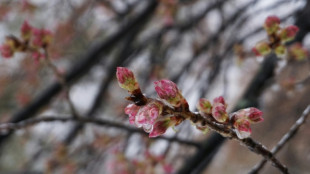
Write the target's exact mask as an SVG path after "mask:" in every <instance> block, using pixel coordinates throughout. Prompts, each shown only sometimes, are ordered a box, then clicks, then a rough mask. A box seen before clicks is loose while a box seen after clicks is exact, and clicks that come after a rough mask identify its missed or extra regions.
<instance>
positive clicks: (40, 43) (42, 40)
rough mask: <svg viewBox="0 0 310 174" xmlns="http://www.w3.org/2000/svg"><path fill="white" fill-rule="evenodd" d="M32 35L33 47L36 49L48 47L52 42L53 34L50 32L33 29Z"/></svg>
mask: <svg viewBox="0 0 310 174" xmlns="http://www.w3.org/2000/svg"><path fill="white" fill-rule="evenodd" d="M32 34H33V40H32V45H33V46H35V47H39V48H40V47H46V46H48V45H49V44H50V42H51V40H52V32H51V31H49V30H45V29H37V28H33V29H32Z"/></svg>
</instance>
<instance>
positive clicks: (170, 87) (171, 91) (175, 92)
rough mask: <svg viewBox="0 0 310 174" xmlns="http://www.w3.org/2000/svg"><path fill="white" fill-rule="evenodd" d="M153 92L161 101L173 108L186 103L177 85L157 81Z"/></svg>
mask: <svg viewBox="0 0 310 174" xmlns="http://www.w3.org/2000/svg"><path fill="white" fill-rule="evenodd" d="M154 85H155V90H156V92H157V94H158V96H159V97H160V98H161V99H164V100H166V101H167V102H168V103H170V104H171V105H172V106H174V107H179V106H180V104H181V103H182V102H186V101H185V99H184V98H183V96H182V94H181V92H180V91H179V89H178V87H177V85H176V84H175V83H173V82H172V81H170V80H159V81H156V82H154Z"/></svg>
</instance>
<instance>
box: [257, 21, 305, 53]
mask: <svg viewBox="0 0 310 174" xmlns="http://www.w3.org/2000/svg"><path fill="white" fill-rule="evenodd" d="M264 28H265V30H266V32H267V34H268V41H261V42H259V43H257V44H256V46H255V47H254V48H253V49H252V51H253V52H254V53H255V54H256V55H257V56H265V55H268V54H270V53H271V52H274V53H276V54H277V55H278V56H281V55H284V54H285V53H286V47H285V43H287V42H289V41H292V40H293V39H294V38H295V36H296V34H297V32H298V31H299V29H298V27H296V26H295V25H290V26H288V27H285V28H281V27H280V19H279V18H278V17H276V16H269V17H267V19H266V20H265V23H264Z"/></svg>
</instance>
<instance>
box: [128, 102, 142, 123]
mask: <svg viewBox="0 0 310 174" xmlns="http://www.w3.org/2000/svg"><path fill="white" fill-rule="evenodd" d="M139 109H140V107H139V106H137V105H134V104H129V105H128V106H127V107H126V108H125V114H127V115H128V116H129V123H130V124H134V123H135V119H136V116H137V114H138V112H139Z"/></svg>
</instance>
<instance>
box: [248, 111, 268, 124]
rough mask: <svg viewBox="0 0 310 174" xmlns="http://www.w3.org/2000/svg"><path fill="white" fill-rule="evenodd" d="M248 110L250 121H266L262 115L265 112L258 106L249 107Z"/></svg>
mask: <svg viewBox="0 0 310 174" xmlns="http://www.w3.org/2000/svg"><path fill="white" fill-rule="evenodd" d="M245 110H246V118H247V119H248V121H249V122H250V123H259V122H262V121H264V119H263V117H262V115H263V112H262V111H260V110H259V109H257V108H247V109H245Z"/></svg>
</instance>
